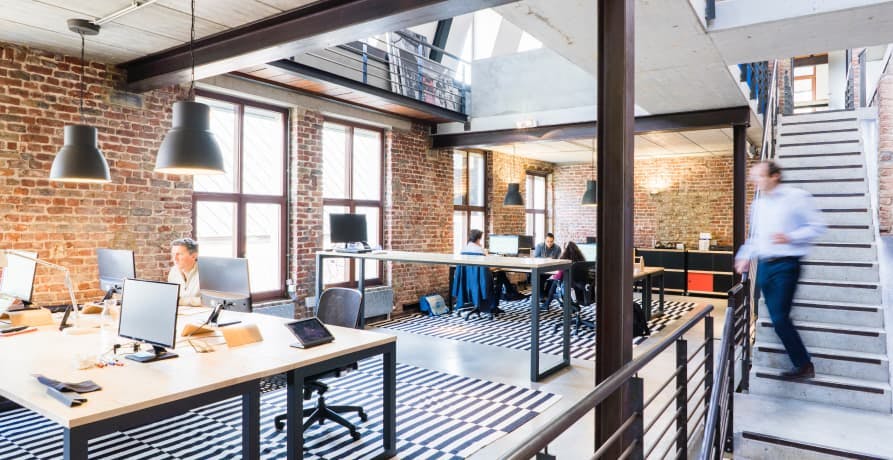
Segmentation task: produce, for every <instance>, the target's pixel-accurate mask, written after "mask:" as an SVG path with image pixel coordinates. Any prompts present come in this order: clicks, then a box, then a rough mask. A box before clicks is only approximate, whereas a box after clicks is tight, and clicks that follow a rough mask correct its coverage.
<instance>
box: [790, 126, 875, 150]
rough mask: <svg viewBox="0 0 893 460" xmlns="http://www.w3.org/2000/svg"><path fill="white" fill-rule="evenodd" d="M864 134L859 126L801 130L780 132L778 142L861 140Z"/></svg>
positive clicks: (811, 142) (792, 143) (812, 142)
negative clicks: (786, 132)
mask: <svg viewBox="0 0 893 460" xmlns="http://www.w3.org/2000/svg"><path fill="white" fill-rule="evenodd" d="M861 137H862V135H861V134H860V133H859V128H856V127H852V128H846V129H842V130H839V129H836V130H823V131H816V132H811V133H810V132H807V133H804V132H800V133H789V134H780V135H779V136H778V139H777V142H778V145H779V146H785V145H796V144H815V143H819V142H842V141H859V139H860V138H861Z"/></svg>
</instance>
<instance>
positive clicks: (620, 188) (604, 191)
mask: <svg viewBox="0 0 893 460" xmlns="http://www.w3.org/2000/svg"><path fill="white" fill-rule="evenodd" d="M634 3H635V2H634V0H598V74H597V80H598V89H597V91H598V102H597V104H598V112H597V113H598V128H597V136H598V206H599V209H598V238H599V254H598V261H597V262H596V263H597V270H598V280H597V281H596V283H597V286H598V288H597V289H596V293H597V294H596V302H597V304H596V305H597V306H598V307H597V308H596V322H595V324H596V328H597V330H596V335H595V337H596V357H595V380H596V384H598V383H600V382H602V381H604V380H605V379H607V378H608V377H609V376H610V375H611V374H613V373H614V372H616V371H617V370H618V369H620V368H621V367H622V366H623V365H624V364H625V363H627V362H629V361H630V360H631V359H632V341H633V337H632V316H633V315H632V302H633V297H632V284H633V282H632V272H633V145H634V142H633V141H634V139H633V130H634V123H635V118H634V112H633V104H634V94H635V92H634V88H633V78H634V64H635V60H634V53H633V51H634V33H633V18H634V15H633V5H634ZM629 397H630V392H629V389H628V385H626V386H624V387H622V388H621V389H620V390H619V391H617V392H616V393H615V394H613V395H611V396H610V397H608V398H607V399H606V400H605V401H604V402H602V403H601V404H600V405H599V406H598V407H597V408H596V433H595V439H596V443H597V445H600V444H601V443H603V442H604V441H605V440H607V439H608V437H609V436H611V434H612V433H614V432H615V431H616V430H617V428H619V427H620V425H621V424H622V423H623V421H625V420H626V419H627V418H629V416H630V415H631V413H632V411H633V409H632V401H631V400H630V399H629ZM629 442H630V439H629V438H628V437H624V439H623V440H622V442H617V443H615V444H614V446H613V447H612V449H611V450H609V451H608V452H607V453H606V454H605V456H604V457H603V458H618V457H619V456H620V453H621V452H623V450H624V448H625V447H626V446H627V445H628V444H629Z"/></svg>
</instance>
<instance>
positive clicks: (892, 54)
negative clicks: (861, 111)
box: [866, 45, 893, 107]
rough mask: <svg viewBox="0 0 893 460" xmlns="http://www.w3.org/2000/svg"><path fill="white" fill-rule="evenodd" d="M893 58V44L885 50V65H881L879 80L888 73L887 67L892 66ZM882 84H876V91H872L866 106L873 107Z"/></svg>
mask: <svg viewBox="0 0 893 460" xmlns="http://www.w3.org/2000/svg"><path fill="white" fill-rule="evenodd" d="M891 59H893V45H887V50H886V51H885V52H884V58H883V63H884V66H883V67H881V71H880V72H879V73H878V75H879V77H878V82H880V79H881V78H882V77H883V76H884V75H885V74H886V73H887V68H888V67H890V61H891ZM880 86H881V85H874V92H873V93H871V99H869V101H868V104H867V105H866V107H871V106H873V105H874V101H875V99H877V95H878V89H880Z"/></svg>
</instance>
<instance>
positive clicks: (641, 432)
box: [627, 377, 645, 460]
mask: <svg viewBox="0 0 893 460" xmlns="http://www.w3.org/2000/svg"><path fill="white" fill-rule="evenodd" d="M644 382H645V381H644V380H642V378H640V377H631V378H630V379H629V383H628V387H627V388H628V389H629V397H630V399H631V401H630V402H631V403H632V407H633V413H634V414H636V418H635V421H633V423H632V425H630V427H629V429H628V430H629V431H628V433H629V438H630V439H632V440H633V442H635V443H636V445H635V447H633V451H632V453H631V454H630V456H629V457H627V458H631V459H633V460H644V458H645V417H644V412H645V383H644Z"/></svg>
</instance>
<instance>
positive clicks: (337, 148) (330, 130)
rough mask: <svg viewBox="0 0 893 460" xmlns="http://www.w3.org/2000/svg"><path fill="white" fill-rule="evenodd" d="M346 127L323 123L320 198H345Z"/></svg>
mask: <svg viewBox="0 0 893 460" xmlns="http://www.w3.org/2000/svg"><path fill="white" fill-rule="evenodd" d="M346 149H347V127H346V126H342V125H336V124H334V123H323V133H322V172H323V180H322V196H323V197H325V198H349V197H348V196H347V172H346V171H347V151H346Z"/></svg>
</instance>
